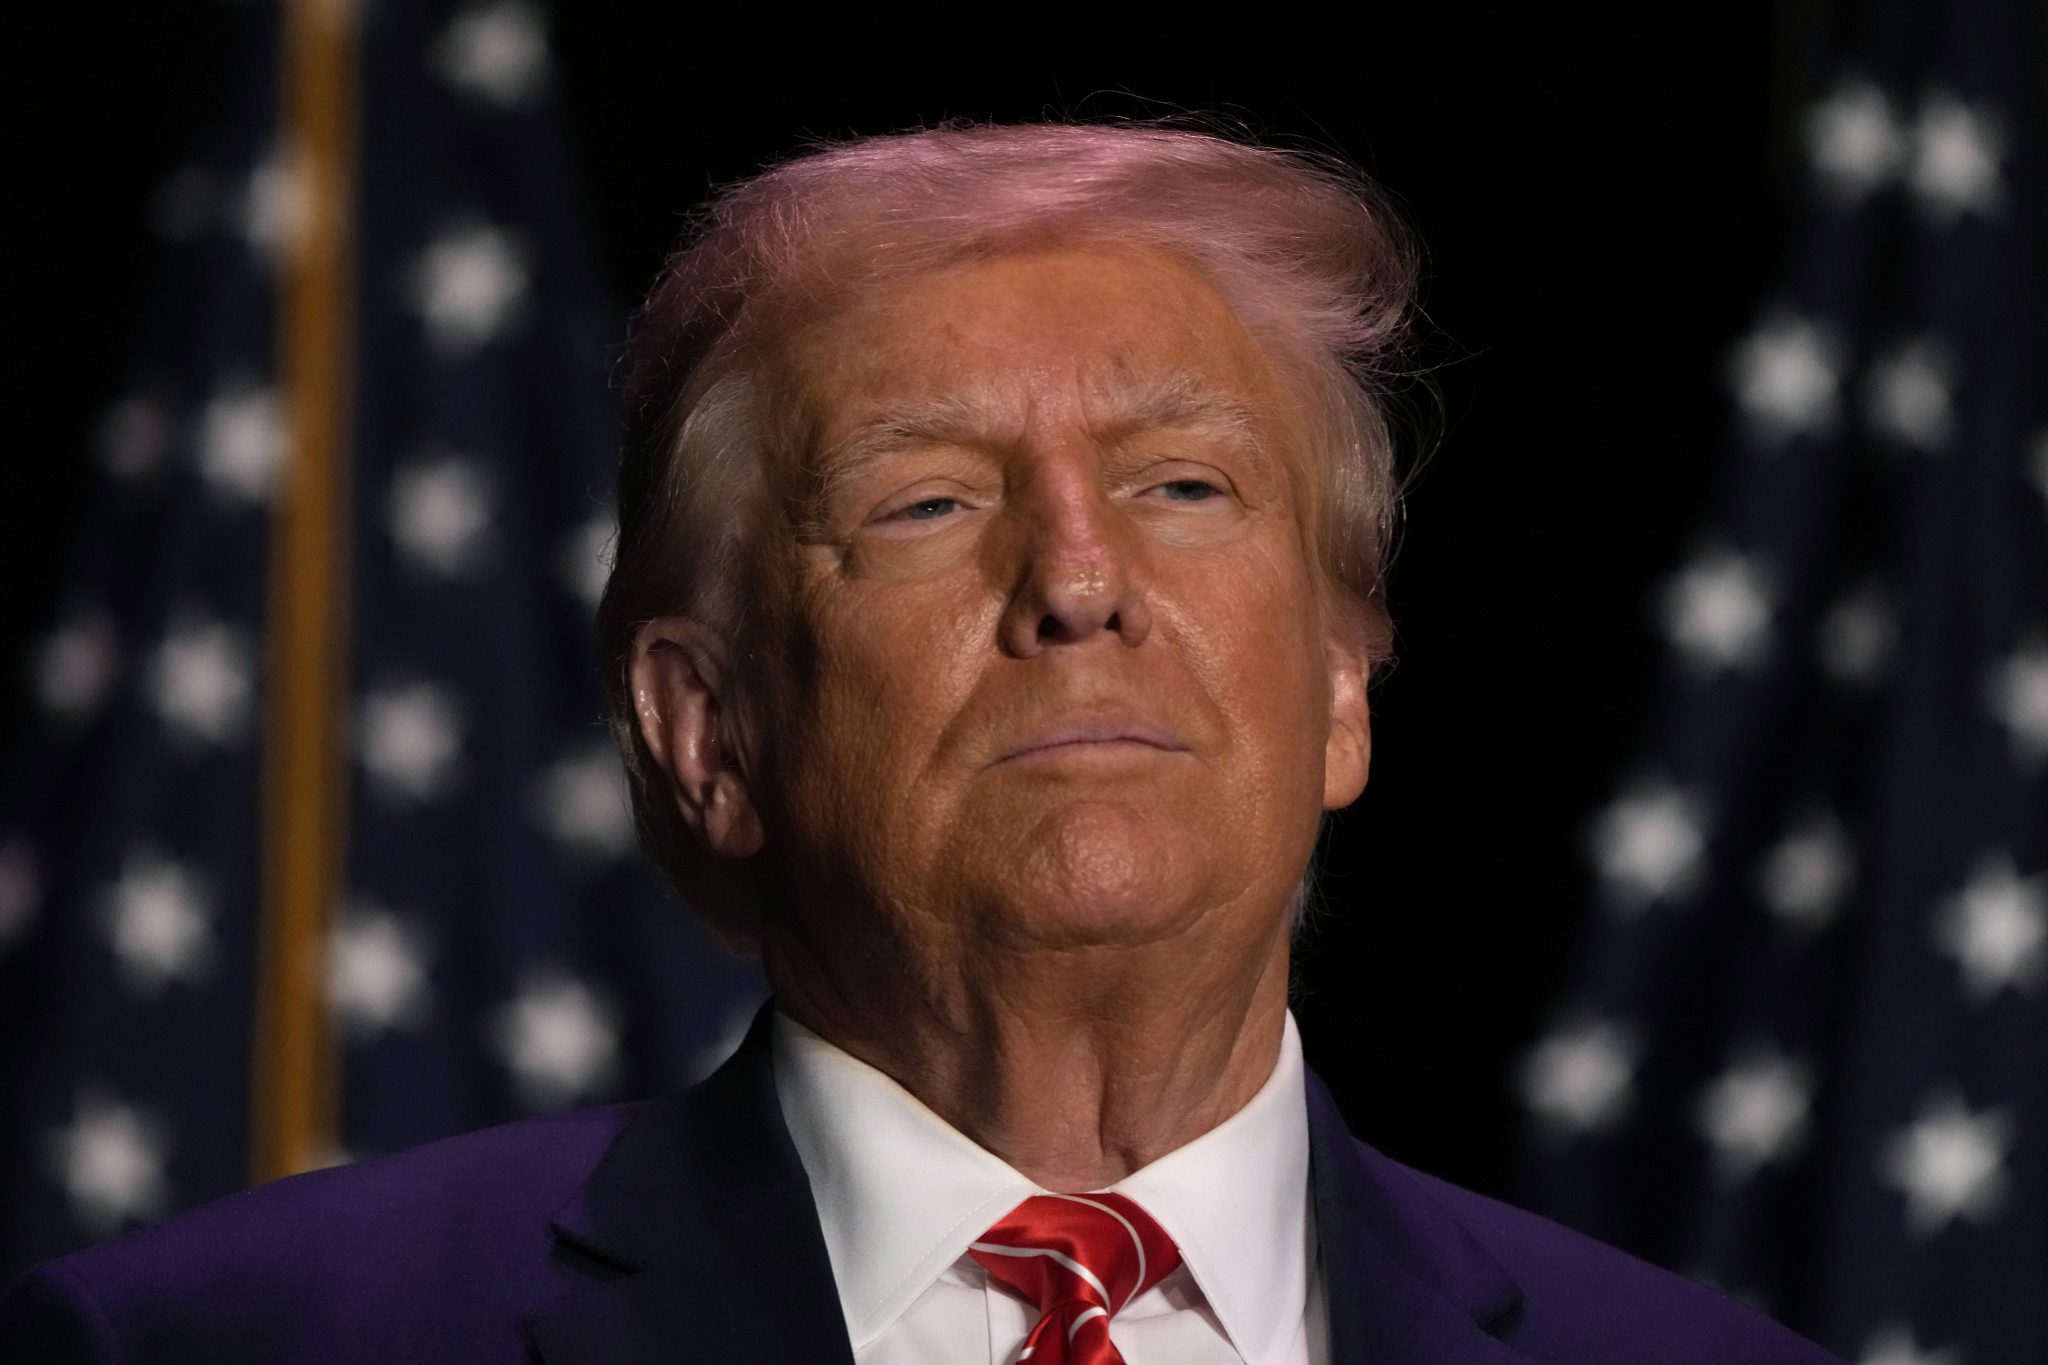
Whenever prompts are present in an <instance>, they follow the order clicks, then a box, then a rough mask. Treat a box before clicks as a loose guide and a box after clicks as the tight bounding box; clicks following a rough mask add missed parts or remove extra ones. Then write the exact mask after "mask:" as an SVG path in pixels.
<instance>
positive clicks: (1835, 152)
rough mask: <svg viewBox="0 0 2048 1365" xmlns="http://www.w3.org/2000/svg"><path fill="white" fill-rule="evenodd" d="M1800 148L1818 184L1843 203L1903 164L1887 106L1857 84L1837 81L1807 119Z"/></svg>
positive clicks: (1902, 142) (1879, 94)
mask: <svg viewBox="0 0 2048 1365" xmlns="http://www.w3.org/2000/svg"><path fill="white" fill-rule="evenodd" d="M1806 149H1807V154H1808V155H1809V156H1811V157H1812V158H1813V168H1814V170H1815V171H1817V172H1819V174H1820V176H1821V179H1822V180H1824V181H1825V182H1826V183H1827V185H1828V187H1829V188H1830V189H1832V190H1834V191H1835V192H1836V193H1837V194H1839V195H1841V196H1842V197H1843V198H1844V199H1849V200H1855V199H1861V198H1862V197H1863V196H1864V195H1866V194H1869V193H1870V192H1871V191H1872V190H1874V189H1876V188H1877V187H1878V186H1880V185H1882V184H1883V183H1884V182H1885V181H1887V180H1889V179H1891V178H1892V176H1894V175H1896V174H1897V173H1898V171H1899V168H1900V167H1901V165H1903V164H1904V162H1905V159H1906V139H1905V135H1904V134H1903V133H1902V132H1900V130H1899V122H1898V118H1897V116H1896V115H1894V114H1893V112H1892V106H1891V101H1889V100H1887V99H1886V98H1885V97H1884V92H1883V91H1881V90H1879V89H1878V88H1877V87H1876V86H1875V85H1872V84H1871V83H1870V82H1869V81H1867V80H1862V79H1850V80H1845V81H1843V82H1842V83H1841V84H1840V85H1838V86H1836V87H1835V89H1834V90H1833V91H1832V92H1831V93H1830V94H1829V95H1828V97H1827V98H1826V99H1824V100H1822V101H1821V102H1820V103H1819V104H1816V105H1815V106H1814V107H1813V109H1812V110H1811V111H1810V112H1809V113H1808V114H1807V116H1806Z"/></svg>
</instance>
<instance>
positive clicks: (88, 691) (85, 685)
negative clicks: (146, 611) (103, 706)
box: [35, 611, 120, 719]
mask: <svg viewBox="0 0 2048 1365" xmlns="http://www.w3.org/2000/svg"><path fill="white" fill-rule="evenodd" d="M119 661H120V646H119V645H118V644H117V643H116V640H115V635H114V621H113V618H112V617H110V616H108V615H107V613H105V612H103V611H86V612H81V613H80V614H78V615H76V616H74V617H72V618H71V619H70V620H69V621H66V622H65V623H64V624H63V625H61V626H59V627H57V629H56V630H54V631H52V632H50V634H49V636H48V637H47V638H45V639H44V641H43V643H42V646H41V647H40V648H39V649H37V651H36V660H35V682H36V698H37V699H38V700H39V701H41V702H42V704H43V706H44V707H45V708H46V709H48V710H50V711H54V712H55V713H57V714H58V715H61V716H69V717H72V718H73V719H76V718H78V717H80V716H85V715H89V714H91V713H92V712H93V711H94V710H96V709H98V707H99V704H100V702H101V701H102V700H103V699H104V698H105V697H106V695H107V689H108V688H109V687H111V686H112V685H113V682H114V674H115V671H116V669H117V667H118V664H119Z"/></svg>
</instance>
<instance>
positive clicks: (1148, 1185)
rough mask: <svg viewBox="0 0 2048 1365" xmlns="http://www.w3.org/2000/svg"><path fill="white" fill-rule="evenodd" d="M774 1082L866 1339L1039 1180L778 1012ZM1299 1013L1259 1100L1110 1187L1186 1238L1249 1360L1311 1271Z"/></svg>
mask: <svg viewBox="0 0 2048 1365" xmlns="http://www.w3.org/2000/svg"><path fill="white" fill-rule="evenodd" d="M773 1046H774V1062H775V1091H776V1097H777V1099H778V1100H779V1101H780V1103H781V1106H782V1114H783V1119H784V1121H785V1123H786V1124H787V1125H788V1127H789V1133H790V1138H791V1140H792V1141H793V1142H794V1143H795V1145H796V1150H797V1155H798V1157H799V1158H800V1159H801V1160H802V1162H803V1165H804V1171H805V1173H806V1174H807V1175H808V1176H809V1178H810V1184H811V1193H812V1196H813V1198H814V1199H815V1201H816V1203H817V1207H818V1222H819V1226H820V1227H821V1229H822V1230H823V1232H824V1235H825V1250H826V1253H827V1255H828V1256H829V1257H830V1258H831V1262H832V1275H833V1278H834V1280H835V1281H836V1282H837V1283H838V1287H839V1302H840V1307H841V1309H842V1310H843V1311H844V1313H845V1315H846V1326H847V1333H848V1335H849V1336H850V1337H851V1338H852V1342H853V1347H854V1350H856V1351H859V1350H860V1349H861V1348H863V1347H864V1346H866V1345H867V1344H868V1343H869V1342H870V1341H872V1340H873V1339H874V1338H875V1337H877V1336H879V1335H880V1334H881V1333H882V1332H883V1331H884V1330H886V1329H887V1328H888V1326H889V1325H890V1324H891V1323H892V1322H894V1321H895V1320H896V1319H897V1318H898V1317H899V1316H901V1315H902V1313H903V1312H904V1310H905V1309H907V1308H909V1307H910V1305H911V1304H912V1303H914V1302H915V1301H916V1300H917V1298H918V1296H919V1295H921V1294H922V1293H924V1291H925V1290H926V1289H927V1288H928V1287H930V1285H931V1283H932V1282H933V1281H934V1280H936V1279H937V1278H938V1277H939V1275H940V1274H942V1273H943V1272H944V1271H945V1270H946V1268H947V1267H948V1266H950V1265H952V1264H953V1263H954V1262H955V1261H957V1260H959V1259H960V1257H961V1256H963V1255H965V1254H966V1251H967V1245H968V1243H970V1242H972V1241H973V1240H974V1239H975V1238H976V1237H978V1236H980V1235H981V1234H982V1233H983V1232H984V1231H986V1230H987V1229H988V1227H989V1226H990V1225H991V1224H993V1223H994V1222H995V1221H996V1220H997V1219H998V1218H1001V1217H1002V1216H1003V1215H1004V1214H1006V1213H1008V1212H1009V1211H1010V1210H1011V1209H1013V1208H1015V1207H1016V1206H1017V1205H1018V1204H1019V1203H1020V1202H1022V1201H1023V1200H1024V1199H1025V1198H1026V1197H1027V1196H1029V1195H1033V1194H1039V1193H1043V1191H1041V1190H1040V1189H1039V1188H1038V1187H1037V1186H1036V1185H1034V1184H1032V1183H1031V1181H1030V1180H1029V1179H1028V1178H1026V1177H1025V1176H1024V1175H1022V1174H1020V1173H1019V1172H1018V1171H1016V1170H1014V1169H1013V1168H1012V1167H1011V1166H1010V1165H1009V1164H1008V1163H1007V1162H1005V1161H1003V1160H1002V1159H1001V1158H1000V1157H998V1156H996V1155H995V1154H994V1153H992V1152H989V1151H987V1150H985V1149H984V1148H982V1147H980V1146H977V1145H976V1144H975V1143H974V1142H973V1141H971V1140H970V1139H968V1138H967V1137H966V1136H965V1135H963V1134H961V1133H960V1132H959V1131H958V1130H956V1129H954V1128H953V1127H952V1126H951V1125H950V1124H948V1123H947V1122H946V1121H945V1120H944V1119H941V1118H940V1117H939V1116H938V1115H937V1114H935V1113H933V1112H932V1111H931V1110H930V1109H928V1108H926V1107H925V1106H924V1104H923V1103H921V1102H920V1101H919V1100H918V1099H917V1097H916V1096H914V1095H912V1094H911V1093H910V1092H909V1091H908V1090H905V1089H904V1088H903V1087H902V1086H900V1085H898V1084H897V1083H896V1082H895V1081H893V1080H891V1079H890V1078H889V1077H887V1076H885V1075H883V1074H882V1073H881V1072H880V1071H877V1070H875V1069H874V1068H873V1067H871V1066H868V1065H867V1064H866V1063H864V1062H861V1061H859V1060H857V1059H856V1058H854V1057H852V1056H850V1055H849V1054H847V1053H846V1052H844V1051H842V1050H841V1049H840V1048H838V1047H836V1046H834V1045H833V1044H831V1043H829V1042H827V1041H826V1040H825V1039H823V1038H821V1037H819V1036H818V1035H817V1034H815V1033H812V1032H811V1031H810V1030H809V1029H807V1028H805V1027H804V1026H803V1025H801V1024H799V1023H797V1022H796V1021H795V1020H793V1019H790V1018H789V1017H788V1016H787V1015H783V1014H779V1013H778V1014H777V1015H776V1018H775V1034H774V1043H773ZM1303 1077H1304V1071H1303V1067H1302V1060H1301V1041H1300V1037H1299V1035H1298V1034H1297V1033H1296V1031H1295V1026H1294V1018H1293V1016H1292V1015H1291V1014H1290V1015H1289V1016H1287V1019H1286V1022H1285V1025H1284V1028H1283V1030H1282V1034H1281V1042H1280V1055H1279V1058H1278V1060H1277V1062H1276V1063H1275V1065H1274V1067H1273V1072H1272V1074H1271V1075H1270V1076H1269V1077H1268V1078H1267V1080H1266V1083H1265V1084H1264V1085H1263V1086H1261V1087H1260V1089H1259V1091H1258V1093H1257V1094H1255V1095H1254V1096H1253V1097H1252V1098H1251V1101H1250V1102H1249V1103H1248V1104H1246V1105H1245V1107H1244V1108H1242V1109H1240V1110H1239V1111H1238V1112H1237V1113H1235V1114H1233V1115H1232V1116H1231V1117H1230V1118H1228V1119H1226V1120H1225V1121H1224V1122H1223V1123H1221V1124H1219V1125H1218V1126H1217V1127H1215V1128H1212V1129H1210V1130H1209V1131H1208V1132H1207V1133H1204V1134H1203V1135H1202V1136H1201V1137H1199V1138H1196V1139H1195V1140H1194V1141H1193V1142H1190V1143H1188V1144H1187V1145H1186V1146H1183V1147H1181V1148H1179V1149H1177V1150H1175V1151H1172V1152H1169V1153H1167V1154H1166V1155H1165V1156H1163V1157H1161V1158H1159V1159H1158V1160H1157V1161H1154V1162H1153V1163H1152V1164H1151V1165H1149V1166H1146V1167H1145V1168H1144V1169H1142V1170H1139V1171H1135V1172H1133V1173H1132V1174H1131V1175H1129V1176H1127V1177H1125V1178H1124V1179H1123V1180H1121V1181H1119V1182H1118V1183H1117V1184H1116V1185H1115V1186H1113V1187H1112V1188H1114V1189H1115V1190H1117V1191H1118V1192H1119V1193H1122V1194H1126V1195H1128V1196H1130V1197H1131V1198H1132V1199H1134V1200H1136V1201H1137V1202H1138V1203H1139V1204H1140V1205H1141V1206H1142V1207H1143V1208H1144V1209H1145V1211H1146V1212H1148V1213H1150V1214H1151V1215H1152V1216H1153V1217H1154V1218H1156V1219H1158V1221H1159V1224H1160V1226H1161V1227H1163V1228H1164V1229H1165V1230H1166V1232H1167V1234H1168V1235H1169V1236H1171V1237H1172V1238H1173V1240H1174V1242H1175V1243H1176V1244H1177V1245H1178V1246H1179V1247H1180V1249H1181V1258H1182V1260H1183V1261H1184V1262H1185V1264H1186V1265H1187V1268H1188V1270H1189V1272H1190V1273H1191V1274H1192V1275H1193V1276H1194V1279H1195V1283H1196V1284H1197V1285H1199V1286H1200V1287H1201V1290H1202V1293H1203V1296H1204V1297H1205V1298H1207V1300H1208V1301H1209V1306H1210V1308H1211V1310H1212V1311H1213V1312H1214V1313H1215V1314H1216V1318H1217V1321H1219V1322H1220V1323H1221V1324H1222V1325H1223V1330H1224V1331H1225V1332H1227V1333H1228V1334H1229V1336H1230V1340H1231V1342H1232V1344H1233V1345H1235V1346H1236V1347H1237V1349H1238V1352H1239V1353H1240V1354H1241V1355H1243V1356H1244V1358H1245V1360H1246V1361H1248V1362H1250V1363H1251V1365H1263V1362H1266V1361H1271V1360H1278V1359H1282V1358H1284V1353H1285V1352H1286V1351H1287V1350H1288V1349H1289V1348H1290V1347H1291V1345H1292V1344H1293V1341H1294V1337H1295V1334H1296V1332H1297V1331H1298V1330H1299V1329H1300V1327H1301V1320H1302V1311H1303V1305H1304V1303H1305V1300H1306V1297H1307V1292H1308V1283H1309V1265H1310V1262H1309V1235H1310V1231H1311V1229H1310V1227H1309V1224H1308V1217H1309V1214H1308V1113H1307V1098H1306V1090H1305V1082H1304V1079H1303Z"/></svg>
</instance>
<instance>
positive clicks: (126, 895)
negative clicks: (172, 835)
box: [103, 853, 213, 991]
mask: <svg viewBox="0 0 2048 1365" xmlns="http://www.w3.org/2000/svg"><path fill="white" fill-rule="evenodd" d="M103 912H104V913H103V926H104V928H105V930H106V934H107V941H108V944H109V946H111V947H112V948H113V950H114V956H115V958H116V959H117V960H118V961H119V962H120V964H121V971H122V973H123V975H125V976H126V977H127V978H128V981H129V984H131V985H133V986H136V987H138V988H140V989H142V990H147V991H160V990H162V989H163V988H164V987H165V986H166V985H168V984H169V983H171V982H173V981H184V982H187V983H197V982H199V981H203V980H204V979H205V978H206V975H207V972H208V970H209V969H210V968H211V967H212V966H213V929H212V923H211V921H212V917H213V911H212V908H211V907H210V906H209V905H208V904H207V895H206V891H205V889H204V888H203V887H202V886H201V885H200V883H199V879H198V878H197V877H196V876H194V875H193V874H192V873H191V872H190V871H189V870H187V869H186V868H185V867H184V866H183V865H182V864H179V863H176V862H173V861H171V860H170V859H168V858H162V857H158V856H156V855H154V854H148V853H132V854H130V855H129V856H128V858H127V860H126V863H125V865H124V866H123V868H122V871H121V876H120V879H119V880H118V881H116V882H115V883H114V884H113V885H112V886H111V887H109V888H108V891H107V898H106V903H105V905H104V907H103Z"/></svg>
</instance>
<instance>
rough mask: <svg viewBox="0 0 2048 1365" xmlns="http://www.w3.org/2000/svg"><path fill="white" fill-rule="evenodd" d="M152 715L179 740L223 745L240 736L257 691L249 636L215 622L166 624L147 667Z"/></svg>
mask: <svg viewBox="0 0 2048 1365" xmlns="http://www.w3.org/2000/svg"><path fill="white" fill-rule="evenodd" d="M150 681H151V691H152V693H153V695H154V698H155V702H156V710H157V714H158V715H160V716H162V717H163V719H164V723H165V724H166V725H168V726H169V727H170V729H171V732H172V733H173V734H174V735H176V736H178V737H179V738H181V739H185V740H190V741H195V742H204V743H208V744H226V743H228V742H230V741H232V740H235V739H238V738H240V736H241V734H242V732H243V730H244V728H245V727H246V725H247V723H248V719H249V711H250V707H251V706H252V704H253V703H254V700H255V694H256V678H255V665H254V663H253V661H252V659H251V651H250V648H249V644H248V641H247V640H245V639H244V638H243V637H242V633H241V632H240V631H238V630H236V629H235V628H234V627H233V626H230V625H227V624H225V623H224V622H220V621H205V620H196V619H195V620H185V621H181V622H179V623H178V624H176V625H174V626H172V627H171V629H170V630H169V631H168V632H167V633H166V634H165V636H164V640H163V644H162V645H161V646H160V647H159V648H158V650H157V654H156V659H155V662H154V663H153V665H152V666H151V670H150Z"/></svg>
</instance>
